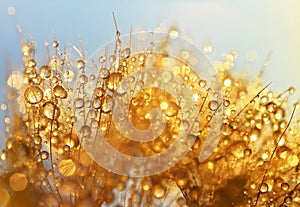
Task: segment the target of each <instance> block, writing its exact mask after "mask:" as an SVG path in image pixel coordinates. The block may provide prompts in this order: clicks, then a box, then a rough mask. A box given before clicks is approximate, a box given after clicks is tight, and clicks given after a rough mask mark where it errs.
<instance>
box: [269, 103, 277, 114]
mask: <svg viewBox="0 0 300 207" xmlns="http://www.w3.org/2000/svg"><path fill="white" fill-rule="evenodd" d="M276 108H277V105H276V104H275V103H273V102H270V103H268V104H267V110H268V112H270V113H274V112H275V111H276Z"/></svg>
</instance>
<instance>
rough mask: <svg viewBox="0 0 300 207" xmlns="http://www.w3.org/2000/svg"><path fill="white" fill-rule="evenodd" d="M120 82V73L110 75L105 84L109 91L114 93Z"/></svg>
mask: <svg viewBox="0 0 300 207" xmlns="http://www.w3.org/2000/svg"><path fill="white" fill-rule="evenodd" d="M121 80H122V74H121V73H112V74H111V75H110V76H109V78H108V79H107V80H106V82H105V83H106V87H107V88H108V89H109V90H111V91H115V90H116V89H117V88H118V86H119V84H120V82H121Z"/></svg>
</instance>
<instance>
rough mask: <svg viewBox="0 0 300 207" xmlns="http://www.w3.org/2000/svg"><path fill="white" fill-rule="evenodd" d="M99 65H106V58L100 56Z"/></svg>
mask: <svg viewBox="0 0 300 207" xmlns="http://www.w3.org/2000/svg"><path fill="white" fill-rule="evenodd" d="M98 61H99V63H104V62H105V61H106V56H100V57H99V58H98Z"/></svg>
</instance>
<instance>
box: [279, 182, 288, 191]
mask: <svg viewBox="0 0 300 207" xmlns="http://www.w3.org/2000/svg"><path fill="white" fill-rule="evenodd" d="M289 188H290V186H289V184H288V183H281V189H282V190H284V191H286V190H288V189H289Z"/></svg>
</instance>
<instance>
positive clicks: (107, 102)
mask: <svg viewBox="0 0 300 207" xmlns="http://www.w3.org/2000/svg"><path fill="white" fill-rule="evenodd" d="M112 105H113V100H112V98H111V97H110V96H105V97H104V99H103V103H102V105H101V110H102V111H103V112H104V113H109V112H110V111H111V110H112Z"/></svg>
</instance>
